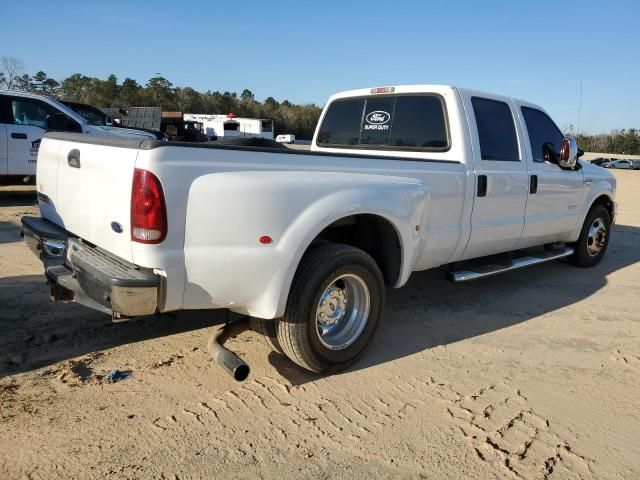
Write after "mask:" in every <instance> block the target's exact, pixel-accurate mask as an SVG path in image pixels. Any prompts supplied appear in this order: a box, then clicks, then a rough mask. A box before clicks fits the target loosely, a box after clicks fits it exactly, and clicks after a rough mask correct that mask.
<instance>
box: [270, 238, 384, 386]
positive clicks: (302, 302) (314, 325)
mask: <svg viewBox="0 0 640 480" xmlns="http://www.w3.org/2000/svg"><path fill="white" fill-rule="evenodd" d="M384 294H385V291H384V281H383V278H382V273H381V272H380V268H379V267H378V265H377V264H376V262H375V260H373V258H371V256H370V255H369V254H367V253H366V252H364V251H362V250H360V249H357V248H354V247H351V246H348V245H342V244H337V243H323V244H320V245H318V246H317V247H315V248H313V249H311V250H310V251H308V252H307V253H306V254H305V255H304V256H303V257H302V260H301V262H300V265H299V267H298V270H297V272H296V274H295V276H294V279H293V283H292V285H291V291H290V294H289V300H288V302H287V308H286V311H285V315H284V316H283V317H281V318H279V319H278V321H277V337H278V343H279V344H280V346H281V348H282V350H283V351H284V353H285V354H286V355H287V356H288V357H289V358H290V359H291V360H292V361H294V362H295V363H297V364H298V365H300V366H301V367H303V368H306V369H307V370H310V371H312V372H316V373H333V372H337V371H340V370H343V369H345V368H347V367H348V366H349V365H350V364H351V363H353V362H354V361H355V360H357V359H358V358H359V357H360V356H361V355H362V354H363V353H364V351H365V348H366V347H367V345H368V343H369V341H370V340H371V338H372V336H373V334H374V332H375V330H376V328H377V326H378V323H379V321H380V316H381V314H382V309H383V305H384Z"/></svg>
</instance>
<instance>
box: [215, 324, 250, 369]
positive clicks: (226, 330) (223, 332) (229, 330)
mask: <svg viewBox="0 0 640 480" xmlns="http://www.w3.org/2000/svg"><path fill="white" fill-rule="evenodd" d="M248 320H249V318H248V317H246V318H243V319H240V320H235V321H233V322H231V323H227V324H225V325H223V326H222V328H220V329H218V331H217V332H215V333H214V334H213V335H211V338H209V343H208V344H207V348H208V349H209V353H210V354H211V356H212V357H213V359H214V360H215V361H216V363H217V364H218V365H220V366H221V367H222V368H223V369H224V370H225V371H226V372H227V373H228V374H229V375H231V376H232V377H233V378H234V380H235V381H237V382H243V381H244V380H246V379H247V377H248V376H249V371H250V369H249V365H247V364H246V363H244V362H243V361H242V360H241V359H240V357H238V356H237V355H236V354H235V353H233V352H232V351H231V350H228V349H226V348H225V347H224V345H223V343H224V342H225V340H227V338H229V337H230V336H232V335H233V333H234V332H236V331H244V330H246V329H247V325H246V323H247V322H248ZM238 333H239V332H238Z"/></svg>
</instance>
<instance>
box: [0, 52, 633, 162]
mask: <svg viewBox="0 0 640 480" xmlns="http://www.w3.org/2000/svg"><path fill="white" fill-rule="evenodd" d="M1 60H2V61H1V64H2V71H0V88H7V89H8V90H22V91H26V92H36V93H41V94H43V95H49V96H52V97H55V98H58V99H61V100H69V101H73V102H80V103H87V104H89V105H93V106H96V107H117V108H123V107H124V108H127V107H133V106H138V107H144V106H154V107H162V110H164V111H180V112H188V113H218V114H219V113H230V112H233V113H235V114H236V115H238V116H240V117H253V118H270V119H272V120H274V121H275V130H276V134H277V133H293V134H295V135H296V137H298V138H306V139H309V138H311V137H312V136H313V132H314V130H315V127H316V123H317V122H318V118H319V117H320V112H321V108H320V107H318V106H317V105H314V104H304V105H296V104H293V103H291V102H289V101H288V100H283V101H282V102H278V101H277V100H276V99H275V98H273V97H268V98H267V99H266V100H264V101H263V102H259V101H257V100H256V99H255V96H254V95H253V93H252V92H251V90H248V89H245V90H243V91H242V93H240V94H239V95H238V94H237V93H236V92H219V91H212V90H207V91H206V92H204V93H202V92H197V91H196V90H194V89H193V88H190V87H184V88H182V87H174V85H173V84H172V83H171V82H170V81H169V80H167V79H166V78H164V77H163V76H162V75H160V74H156V75H155V76H154V77H153V78H150V79H149V81H148V82H147V83H146V84H145V85H140V84H139V83H138V82H137V81H136V80H134V79H132V78H125V79H124V80H123V81H122V83H120V82H118V77H116V76H115V75H113V74H112V75H109V77H107V79H106V80H101V79H99V78H96V77H88V76H86V75H82V74H81V73H74V74H73V75H71V76H70V77H68V78H65V79H64V80H61V81H58V80H55V79H53V78H49V77H48V76H47V74H46V73H45V72H43V71H38V72H36V73H35V74H34V75H29V74H27V73H25V68H24V64H23V63H22V62H21V61H20V60H18V59H16V58H13V57H2V59H1ZM565 130H567V131H568V133H573V125H568V126H567V127H566V128H565ZM578 145H580V148H582V149H583V150H584V151H587V152H602V153H616V154H628V155H640V130H638V129H635V128H629V129H623V130H614V131H612V132H609V133H601V134H595V135H589V134H583V133H581V134H579V135H578Z"/></svg>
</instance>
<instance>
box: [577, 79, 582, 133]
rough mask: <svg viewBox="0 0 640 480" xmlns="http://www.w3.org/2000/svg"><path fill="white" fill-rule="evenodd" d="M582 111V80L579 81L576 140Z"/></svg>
mask: <svg viewBox="0 0 640 480" xmlns="http://www.w3.org/2000/svg"><path fill="white" fill-rule="evenodd" d="M581 113H582V82H580V101H579V103H578V128H577V129H576V140H577V139H578V137H579V136H580V114H581Z"/></svg>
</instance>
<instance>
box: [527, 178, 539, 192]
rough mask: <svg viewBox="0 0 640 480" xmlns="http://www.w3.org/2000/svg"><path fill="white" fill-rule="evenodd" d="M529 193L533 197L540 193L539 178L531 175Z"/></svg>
mask: <svg viewBox="0 0 640 480" xmlns="http://www.w3.org/2000/svg"><path fill="white" fill-rule="evenodd" d="M529 193H530V194H531V195H533V194H534V193H538V176H537V175H531V178H530V179H529Z"/></svg>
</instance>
